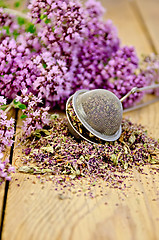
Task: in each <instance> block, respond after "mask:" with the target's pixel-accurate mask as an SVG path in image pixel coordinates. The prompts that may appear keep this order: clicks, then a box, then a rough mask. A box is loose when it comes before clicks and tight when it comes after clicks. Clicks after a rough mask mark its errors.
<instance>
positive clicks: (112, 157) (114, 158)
mask: <svg viewBox="0 0 159 240" xmlns="http://www.w3.org/2000/svg"><path fill="white" fill-rule="evenodd" d="M111 160H112V162H113V163H114V165H118V158H117V155H115V154H112V155H111Z"/></svg>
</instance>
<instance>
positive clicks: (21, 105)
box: [18, 103, 26, 109]
mask: <svg viewBox="0 0 159 240" xmlns="http://www.w3.org/2000/svg"><path fill="white" fill-rule="evenodd" d="M18 107H19V109H26V105H25V104H22V103H21V104H19V105H18Z"/></svg>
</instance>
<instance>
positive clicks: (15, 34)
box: [13, 30, 20, 40]
mask: <svg viewBox="0 0 159 240" xmlns="http://www.w3.org/2000/svg"><path fill="white" fill-rule="evenodd" d="M19 35H20V33H18V31H17V30H14V31H13V36H14V38H15V40H16V39H17V37H18V36H19Z"/></svg>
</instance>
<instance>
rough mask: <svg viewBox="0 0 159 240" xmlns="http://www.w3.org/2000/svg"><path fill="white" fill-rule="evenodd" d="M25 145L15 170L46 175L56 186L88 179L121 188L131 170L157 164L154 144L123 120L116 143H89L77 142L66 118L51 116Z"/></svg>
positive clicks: (158, 146) (158, 147)
mask: <svg viewBox="0 0 159 240" xmlns="http://www.w3.org/2000/svg"><path fill="white" fill-rule="evenodd" d="M25 145H26V148H25V149H24V150H23V166H22V167H20V168H19V171H21V172H28V173H32V174H44V175H45V174H47V175H48V174H49V175H50V179H52V180H53V181H54V182H56V183H66V182H70V181H72V180H73V179H81V178H85V177H89V178H91V179H93V180H94V181H98V179H103V180H104V181H106V182H107V183H108V185H110V186H112V187H119V188H121V184H122V183H123V181H124V179H125V178H126V177H127V173H131V172H132V171H131V170H132V169H134V168H135V169H137V170H138V171H140V172H143V166H144V165H146V164H154V163H159V157H158V156H159V155H158V153H159V143H158V141H155V140H154V139H152V138H150V137H148V136H147V132H146V131H145V129H144V128H143V127H142V126H141V125H137V124H133V123H132V122H131V121H130V120H127V119H123V121H122V134H121V137H120V138H119V139H118V140H117V141H114V142H105V143H104V144H103V143H101V144H100V143H99V144H91V143H89V142H87V141H85V140H78V141H77V140H76V139H75V138H74V137H73V136H72V135H71V134H70V132H69V130H68V127H67V119H66V118H60V117H58V116H55V118H54V120H53V121H51V123H50V126H49V128H48V129H45V130H44V129H41V130H36V131H35V132H34V134H32V135H31V136H30V138H28V139H27V142H26V143H25Z"/></svg>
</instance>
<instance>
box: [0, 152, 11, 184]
mask: <svg viewBox="0 0 159 240" xmlns="http://www.w3.org/2000/svg"><path fill="white" fill-rule="evenodd" d="M2 158H3V153H1V152H0V185H1V184H2V183H3V182H4V181H5V180H8V181H10V180H11V173H13V172H14V167H12V166H11V165H10V163H9V159H6V160H4V161H3V160H2Z"/></svg>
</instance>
